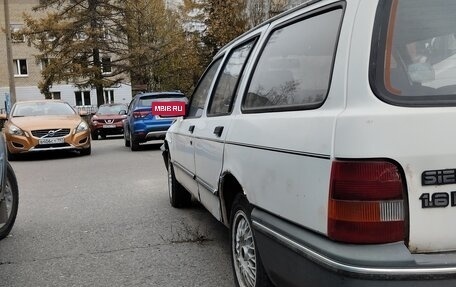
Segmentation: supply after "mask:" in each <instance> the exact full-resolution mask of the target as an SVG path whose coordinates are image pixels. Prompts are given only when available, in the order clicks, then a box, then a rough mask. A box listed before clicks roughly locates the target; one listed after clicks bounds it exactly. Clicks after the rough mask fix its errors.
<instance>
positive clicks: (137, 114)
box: [133, 111, 150, 119]
mask: <svg viewBox="0 0 456 287" xmlns="http://www.w3.org/2000/svg"><path fill="white" fill-rule="evenodd" d="M148 114H150V111H135V112H133V118H135V119H138V118H144V117H146V116H147V115H148Z"/></svg>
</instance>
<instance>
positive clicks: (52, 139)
mask: <svg viewBox="0 0 456 287" xmlns="http://www.w3.org/2000/svg"><path fill="white" fill-rule="evenodd" d="M1 117H2V118H3V119H5V118H6V119H7V122H6V123H5V127H4V129H3V132H4V134H5V139H6V146H7V154H8V159H9V160H14V159H15V158H16V156H17V155H18V154H26V153H31V152H39V151H50V150H52V151H55V150H77V151H79V152H80V154H81V155H89V154H90V153H91V142H90V129H89V125H88V124H87V123H86V122H85V121H84V120H83V119H82V118H81V116H80V115H79V114H78V113H77V112H76V111H75V110H74V109H73V108H72V107H71V106H70V105H69V104H68V103H66V102H64V101H59V100H36V101H24V102H17V103H15V104H14V105H13V107H12V108H11V112H10V114H9V115H8V116H6V115H2V116H1Z"/></svg>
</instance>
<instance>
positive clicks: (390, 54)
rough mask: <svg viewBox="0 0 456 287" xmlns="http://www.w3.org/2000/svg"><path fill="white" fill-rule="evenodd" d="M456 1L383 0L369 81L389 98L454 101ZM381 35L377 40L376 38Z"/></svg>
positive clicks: (437, 103)
mask: <svg viewBox="0 0 456 287" xmlns="http://www.w3.org/2000/svg"><path fill="white" fill-rule="evenodd" d="M455 15H456V1H452V0H432V1H429V0H392V1H381V2H380V4H379V11H378V13H377V19H376V21H377V23H376V25H375V27H376V29H375V32H374V36H373V39H374V40H373V51H372V59H371V77H370V78H371V86H372V87H373V90H374V92H376V94H377V95H378V96H379V97H380V98H381V99H383V100H385V101H386V102H389V103H392V104H398V105H409V106H415V105H416V106H440V105H456V35H455V34H456V16H455ZM377 39H379V40H377Z"/></svg>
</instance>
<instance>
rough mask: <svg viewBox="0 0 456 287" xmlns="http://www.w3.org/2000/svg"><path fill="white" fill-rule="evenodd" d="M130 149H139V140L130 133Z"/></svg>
mask: <svg viewBox="0 0 456 287" xmlns="http://www.w3.org/2000/svg"><path fill="white" fill-rule="evenodd" d="M130 149H131V151H138V150H139V142H138V141H135V139H134V138H133V136H132V135H131V133H130Z"/></svg>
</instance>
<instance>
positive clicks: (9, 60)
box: [3, 0, 16, 105]
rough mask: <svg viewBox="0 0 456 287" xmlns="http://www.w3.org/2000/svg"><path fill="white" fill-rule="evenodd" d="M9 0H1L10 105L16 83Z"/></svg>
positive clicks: (13, 98)
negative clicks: (3, 9) (3, 12)
mask: <svg viewBox="0 0 456 287" xmlns="http://www.w3.org/2000/svg"><path fill="white" fill-rule="evenodd" d="M8 1H9V0H3V4H4V6H5V31H6V33H5V34H6V61H7V63H8V78H9V90H10V99H11V105H12V104H14V103H15V102H16V85H15V83H14V67H13V53H12V50H11V25H10V17H9V3H8Z"/></svg>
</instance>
